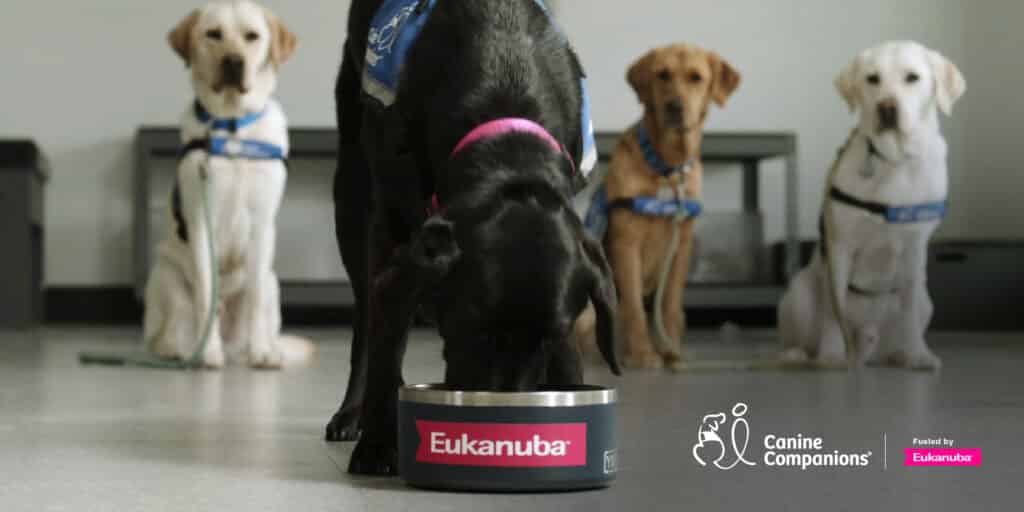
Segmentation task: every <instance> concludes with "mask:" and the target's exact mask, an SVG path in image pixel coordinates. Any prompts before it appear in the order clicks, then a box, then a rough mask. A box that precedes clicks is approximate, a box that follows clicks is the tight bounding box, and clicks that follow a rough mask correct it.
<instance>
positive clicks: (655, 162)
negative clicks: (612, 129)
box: [583, 122, 704, 239]
mask: <svg viewBox="0 0 1024 512" xmlns="http://www.w3.org/2000/svg"><path fill="white" fill-rule="evenodd" d="M636 139H637V143H638V144H639V145H640V150H641V151H642V152H643V154H644V161H646V162H647V165H648V167H650V168H651V169H652V170H654V172H656V173H658V174H659V175H660V176H662V177H665V178H671V177H672V176H674V175H676V174H682V175H683V177H684V180H685V176H686V173H688V172H690V169H692V168H693V166H694V165H695V164H696V162H697V160H696V158H690V159H689V160H687V161H686V162H684V163H682V164H680V165H675V166H673V165H669V164H667V163H666V162H665V160H664V159H663V158H661V155H659V154H658V152H657V150H655V149H654V144H653V143H652V142H651V137H650V135H649V134H648V133H647V128H646V127H645V126H644V124H643V122H641V123H639V124H638V125H637V127H636ZM619 208H621V209H624V210H628V211H631V212H633V213H636V214H638V215H646V216H648V217H677V216H679V215H683V216H684V217H687V218H691V217H699V216H700V215H701V213H703V211H704V205H703V204H702V203H701V202H700V201H697V200H693V199H687V198H685V197H679V196H678V195H675V197H673V196H672V195H668V196H663V195H659V196H656V197H651V196H639V197H628V198H618V199H614V200H611V201H609V200H608V190H607V189H606V188H605V186H604V184H602V185H601V186H600V187H599V188H598V189H597V190H596V191H595V192H594V196H593V198H592V199H591V203H590V208H589V209H588V210H587V213H586V215H585V216H584V218H583V225H584V226H585V227H586V228H587V231H589V232H590V233H591V234H592V235H594V236H595V237H596V238H598V239H601V238H603V237H604V233H605V231H606V230H607V229H608V216H609V215H610V214H611V211H612V210H615V209H619Z"/></svg>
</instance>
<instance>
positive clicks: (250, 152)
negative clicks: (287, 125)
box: [171, 100, 288, 243]
mask: <svg viewBox="0 0 1024 512" xmlns="http://www.w3.org/2000/svg"><path fill="white" fill-rule="evenodd" d="M193 112H194V113H195V116H196V119H197V120H199V122H200V123H203V124H205V125H209V127H210V133H213V132H217V131H219V132H225V131H226V132H230V133H232V134H235V133H237V132H238V130H240V129H242V128H245V127H247V126H249V125H251V124H253V123H256V122H257V121H259V120H260V119H262V118H263V115H264V114H265V113H266V112H267V111H266V109H264V110H261V111H259V112H255V113H252V114H249V115H247V116H245V117H239V118H236V119H220V118H216V117H213V116H212V115H210V113H209V112H207V111H206V109H205V108H203V105H202V104H201V103H199V100H196V101H195V104H194V106H193ZM193 151H205V152H206V153H207V154H208V155H210V156H219V157H224V158H235V159H241V160H280V161H282V162H284V163H285V166H286V167H287V164H288V162H287V158H288V155H287V154H285V151H284V148H282V147H281V146H278V145H277V144H271V143H269V142H264V141H262V140H255V139H235V138H229V137H214V136H212V135H211V136H209V137H206V138H202V139H192V140H190V141H188V142H187V143H186V144H185V145H184V146H182V148H181V151H180V152H179V153H180V156H181V158H184V157H185V156H186V155H188V154H189V153H191V152H193ZM181 208H182V206H181V189H180V188H179V187H178V183H177V180H175V183H174V190H173V191H172V192H171V215H172V216H173V217H174V223H175V225H176V227H177V229H176V233H177V235H178V238H179V239H181V241H182V242H184V243H188V229H187V228H186V224H185V216H184V215H183V214H182V211H181Z"/></svg>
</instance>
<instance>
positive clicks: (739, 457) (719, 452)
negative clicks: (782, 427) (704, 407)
mask: <svg viewBox="0 0 1024 512" xmlns="http://www.w3.org/2000/svg"><path fill="white" fill-rule="evenodd" d="M748 410H749V408H748V407H747V404H745V403H742V402H740V403H738V404H736V405H734V406H733V408H732V411H731V412H732V418H731V420H732V427H731V428H730V429H729V440H730V443H731V444H730V448H731V449H732V453H733V457H731V458H730V459H731V462H729V463H728V464H723V463H722V460H723V459H725V458H726V455H728V450H727V449H726V446H725V441H723V440H722V436H721V435H719V433H718V430H719V429H720V428H721V427H722V426H723V425H725V424H726V423H727V422H728V421H729V420H730V418H728V417H727V416H726V415H725V413H724V412H717V413H714V414H708V415H706V416H704V419H703V421H701V424H700V428H698V429H697V444H695V445H693V458H694V459H697V463H698V464H700V465H701V466H707V465H708V462H709V461H710V462H711V464H714V465H715V467H716V468H718V469H721V470H723V471H728V470H730V469H732V468H734V467H736V465H737V464H740V463H742V464H744V465H747V466H756V465H757V464H756V463H754V462H751V461H749V460H747V459H746V458H744V455H745V454H746V452H747V444H748V443H749V442H750V424H749V423H747V420H746V418H744V416H746V415H747V411H748Z"/></svg>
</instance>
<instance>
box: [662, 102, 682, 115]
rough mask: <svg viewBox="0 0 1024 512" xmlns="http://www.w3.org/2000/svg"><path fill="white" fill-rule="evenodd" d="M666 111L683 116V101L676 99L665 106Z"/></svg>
mask: <svg viewBox="0 0 1024 512" xmlns="http://www.w3.org/2000/svg"><path fill="white" fill-rule="evenodd" d="M665 111H666V112H667V113H669V114H671V115H674V116H682V115H683V100H681V99H679V98H676V99H674V100H671V101H669V102H668V103H667V104H665Z"/></svg>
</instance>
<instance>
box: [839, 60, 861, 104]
mask: <svg viewBox="0 0 1024 512" xmlns="http://www.w3.org/2000/svg"><path fill="white" fill-rule="evenodd" d="M861 60H862V57H861V56H860V55H858V56H857V57H856V58H854V59H853V61H852V62H850V64H848V65H847V66H846V67H845V68H843V70H842V71H840V72H839V76H837V77H836V80H835V85H836V90H837V91H839V95H840V96H842V97H843V100H845V101H846V104H847V105H848V106H849V107H850V112H854V111H856V110H857V107H859V106H860V105H859V104H858V103H860V87H861V83H860V78H859V75H860V63H861Z"/></svg>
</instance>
